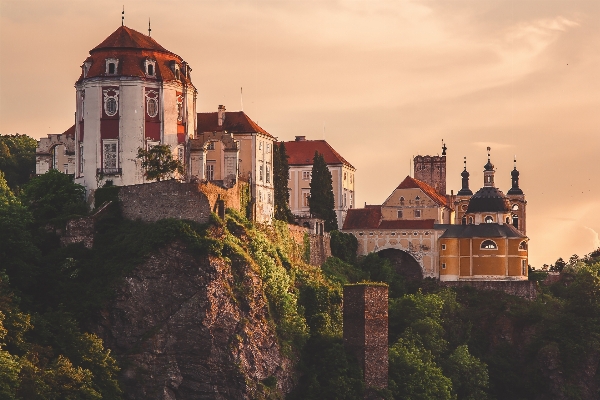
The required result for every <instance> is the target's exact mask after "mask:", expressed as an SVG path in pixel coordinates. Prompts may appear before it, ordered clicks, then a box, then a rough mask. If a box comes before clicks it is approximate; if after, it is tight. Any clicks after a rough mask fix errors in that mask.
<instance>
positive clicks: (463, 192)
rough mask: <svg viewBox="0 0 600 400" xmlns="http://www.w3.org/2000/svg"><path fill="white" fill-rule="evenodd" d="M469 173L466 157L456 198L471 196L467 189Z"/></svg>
mask: <svg viewBox="0 0 600 400" xmlns="http://www.w3.org/2000/svg"><path fill="white" fill-rule="evenodd" d="M469 175H470V174H469V171H467V157H465V169H464V171H463V172H461V174H460V176H462V188H461V189H460V190H459V191H458V193H457V195H458V196H472V195H473V192H472V191H471V189H469Z"/></svg>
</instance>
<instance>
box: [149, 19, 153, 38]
mask: <svg viewBox="0 0 600 400" xmlns="http://www.w3.org/2000/svg"><path fill="white" fill-rule="evenodd" d="M150 32H152V29H150V17H148V37H150V36H151V35H150Z"/></svg>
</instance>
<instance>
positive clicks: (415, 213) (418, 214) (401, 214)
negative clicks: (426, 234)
mask: <svg viewBox="0 0 600 400" xmlns="http://www.w3.org/2000/svg"><path fill="white" fill-rule="evenodd" d="M413 216H414V217H415V218H421V210H413ZM402 218H404V210H398V219H402Z"/></svg>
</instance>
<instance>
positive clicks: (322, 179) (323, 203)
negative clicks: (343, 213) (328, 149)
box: [308, 151, 338, 232]
mask: <svg viewBox="0 0 600 400" xmlns="http://www.w3.org/2000/svg"><path fill="white" fill-rule="evenodd" d="M308 205H309V207H310V213H311V214H312V215H314V216H315V217H317V218H321V219H322V220H324V221H325V230H326V231H327V232H329V231H333V230H337V228H338V221H337V215H336V214H335V200H334V196H333V181H332V178H331V171H329V168H328V167H327V163H326V162H325V158H324V157H323V155H322V154H321V153H319V152H318V151H315V156H314V158H313V167H312V178H311V180H310V197H309V199H308Z"/></svg>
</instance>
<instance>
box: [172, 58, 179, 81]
mask: <svg viewBox="0 0 600 400" xmlns="http://www.w3.org/2000/svg"><path fill="white" fill-rule="evenodd" d="M171 69H172V70H173V75H175V79H176V80H180V78H181V71H180V69H179V64H177V63H176V62H175V61H173V62H172V64H171Z"/></svg>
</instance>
